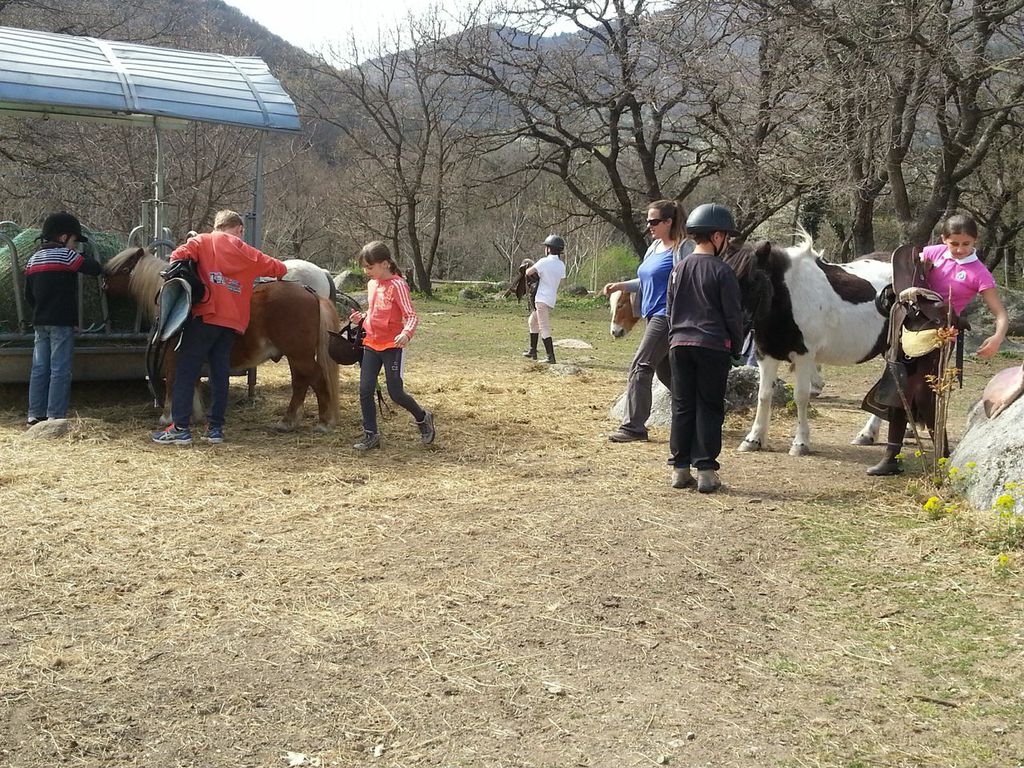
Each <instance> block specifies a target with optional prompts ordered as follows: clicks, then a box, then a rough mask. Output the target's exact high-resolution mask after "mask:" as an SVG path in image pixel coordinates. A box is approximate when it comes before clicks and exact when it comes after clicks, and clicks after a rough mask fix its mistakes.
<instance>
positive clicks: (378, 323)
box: [363, 275, 419, 352]
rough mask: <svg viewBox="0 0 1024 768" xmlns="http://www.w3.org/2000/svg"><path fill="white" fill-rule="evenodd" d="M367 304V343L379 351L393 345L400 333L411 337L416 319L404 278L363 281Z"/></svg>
mask: <svg viewBox="0 0 1024 768" xmlns="http://www.w3.org/2000/svg"><path fill="white" fill-rule="evenodd" d="M366 303H367V310H366V319H365V320H364V321H363V328H364V329H365V330H366V338H365V339H364V340H363V343H364V344H365V345H366V346H368V347H370V349H376V350H377V351H378V352H382V351H383V350H385V349H391V348H392V347H394V346H395V336H397V335H398V334H400V333H404V334H405V335H406V336H408V337H409V338H410V339H411V338H412V333H413V331H415V330H416V325H417V324H418V323H419V318H417V317H416V310H414V309H413V307H412V297H411V296H410V295H409V284H408V283H407V282H405V279H404V278H402V277H399V276H398V275H395V276H394V277H389V278H388V279H387V280H370V281H369V282H368V283H367V284H366Z"/></svg>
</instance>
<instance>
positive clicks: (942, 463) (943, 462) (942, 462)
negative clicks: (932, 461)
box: [938, 456, 949, 467]
mask: <svg viewBox="0 0 1024 768" xmlns="http://www.w3.org/2000/svg"><path fill="white" fill-rule="evenodd" d="M948 463H949V459H947V458H946V457H945V456H940V457H939V462H938V464H939V466H940V467H944V466H946V465H947V464H948Z"/></svg>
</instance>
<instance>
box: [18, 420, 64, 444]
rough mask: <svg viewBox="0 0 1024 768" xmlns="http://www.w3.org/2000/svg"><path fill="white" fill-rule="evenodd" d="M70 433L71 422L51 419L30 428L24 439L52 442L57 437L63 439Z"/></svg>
mask: <svg viewBox="0 0 1024 768" xmlns="http://www.w3.org/2000/svg"><path fill="white" fill-rule="evenodd" d="M70 431H71V422H70V421H69V420H68V419H49V420H47V421H40V422H39V423H38V424H34V425H32V426H31V427H29V428H28V430H27V431H26V432H25V434H24V435H23V438H24V439H25V440H50V439H52V438H55V437H63V436H64V435H66V434H67V433H68V432H70Z"/></svg>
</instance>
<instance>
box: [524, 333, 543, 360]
mask: <svg viewBox="0 0 1024 768" xmlns="http://www.w3.org/2000/svg"><path fill="white" fill-rule="evenodd" d="M539 338H540V334H539V333H531V334H530V348H529V349H524V350H523V357H528V358H530V359H531V360H536V359H537V339H539Z"/></svg>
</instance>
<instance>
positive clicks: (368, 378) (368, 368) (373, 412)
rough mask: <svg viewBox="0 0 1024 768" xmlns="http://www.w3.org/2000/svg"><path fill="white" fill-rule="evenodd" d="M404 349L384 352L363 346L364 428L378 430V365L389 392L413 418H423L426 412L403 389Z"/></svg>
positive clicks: (361, 389) (361, 404)
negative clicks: (376, 395)
mask: <svg viewBox="0 0 1024 768" xmlns="http://www.w3.org/2000/svg"><path fill="white" fill-rule="evenodd" d="M404 352H405V350H403V349H400V348H398V347H392V348H391V349H385V350H384V351H383V352H378V351H377V350H376V349H370V347H363V360H362V362H361V363H360V364H359V409H360V410H361V411H362V412H363V431H364V432H370V433H372V434H376V433H377V406H376V403H374V402H373V395H374V393H375V392H376V391H377V377H378V376H379V375H380V369H381V368H383V369H384V381H385V382H386V383H387V387H388V396H389V397H390V398H391V399H392V400H394V401H395V403H397V404H398V405H400V406H402V407H403V408H405V410H407V411H408V412H409V413H411V414H412V416H413V418H414V419H416V421H423V417H424V416H426V413H427V412H426V411H424V410H423V409H422V408H421V407H420V406H419V403H417V402H416V401H415V400H414V399H413V398H412V395H410V394H409V393H408V392H406V391H405V385H404V384H403V383H402V371H403V362H404Z"/></svg>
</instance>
